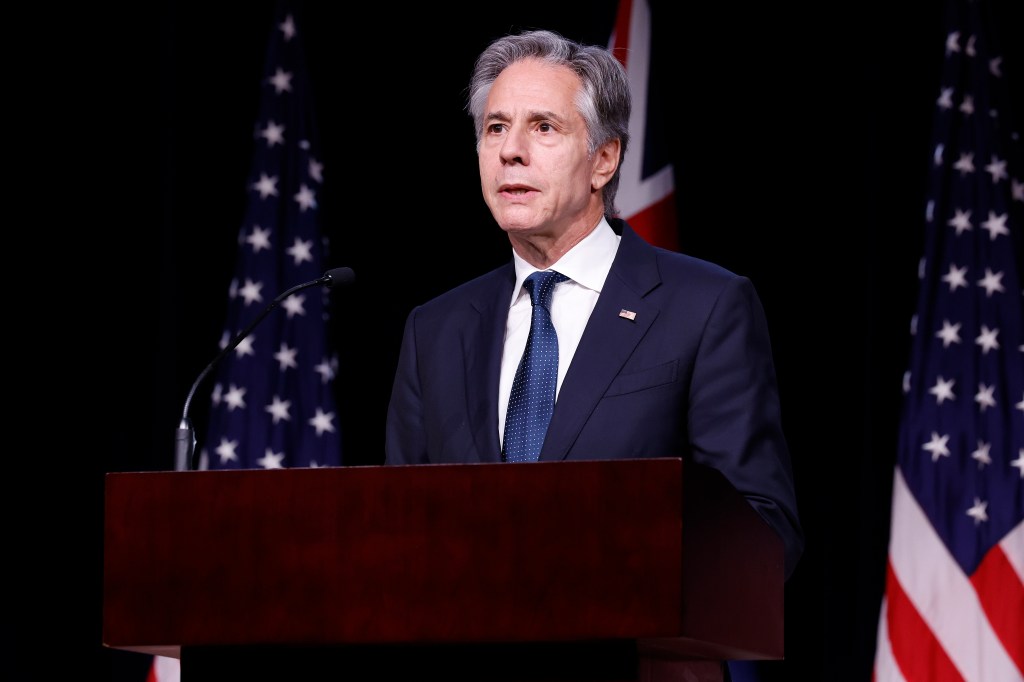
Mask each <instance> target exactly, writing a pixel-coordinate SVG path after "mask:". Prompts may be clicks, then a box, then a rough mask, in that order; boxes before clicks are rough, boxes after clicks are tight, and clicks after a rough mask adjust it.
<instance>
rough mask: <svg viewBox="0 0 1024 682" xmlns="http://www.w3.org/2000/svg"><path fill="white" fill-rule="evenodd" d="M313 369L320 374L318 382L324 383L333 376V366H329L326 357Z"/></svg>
mask: <svg viewBox="0 0 1024 682" xmlns="http://www.w3.org/2000/svg"><path fill="white" fill-rule="evenodd" d="M315 371H316V373H317V374H319V375H320V383H322V384H326V383H327V382H328V381H330V380H331V379H333V378H334V368H333V367H332V366H331V363H330V362H328V361H327V358H324V359H323V360H321V361H320V363H319V364H318V365H317V366H316V368H315Z"/></svg>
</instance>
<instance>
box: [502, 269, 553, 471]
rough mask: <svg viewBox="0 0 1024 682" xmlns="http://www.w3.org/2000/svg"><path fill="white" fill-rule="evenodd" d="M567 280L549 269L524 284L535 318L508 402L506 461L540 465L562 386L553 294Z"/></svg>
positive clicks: (536, 274) (531, 276) (530, 277)
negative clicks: (557, 387)
mask: <svg viewBox="0 0 1024 682" xmlns="http://www.w3.org/2000/svg"><path fill="white" fill-rule="evenodd" d="M567 279H568V277H566V276H565V275H563V274H562V273H560V272H554V271H553V270H549V271H546V272H535V273H533V274H532V275H530V276H529V277H527V278H526V281H525V282H524V283H523V286H524V287H526V290H527V291H528V292H530V300H531V302H532V303H533V318H532V320H531V321H530V336H529V337H528V338H527V339H526V350H525V351H523V358H522V360H520V361H519V368H518V369H516V376H515V379H513V380H512V393H511V395H510V396H509V399H508V412H507V413H506V415H505V450H504V455H505V461H506V462H536V461H537V459H538V457H539V456H540V446H541V445H542V444H543V443H544V435H545V434H546V433H547V431H548V422H550V421H551V413H552V411H553V410H554V409H555V387H556V386H557V385H558V335H557V334H555V327H554V325H553V324H551V311H550V305H551V292H552V291H554V289H555V285H556V284H558V283H559V282H564V281H565V280H567Z"/></svg>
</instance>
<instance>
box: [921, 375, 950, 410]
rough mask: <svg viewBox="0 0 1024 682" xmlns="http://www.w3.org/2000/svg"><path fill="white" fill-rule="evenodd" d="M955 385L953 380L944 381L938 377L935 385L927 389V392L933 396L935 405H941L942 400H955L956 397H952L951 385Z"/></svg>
mask: <svg viewBox="0 0 1024 682" xmlns="http://www.w3.org/2000/svg"><path fill="white" fill-rule="evenodd" d="M955 383H956V380H954V379H950V380H949V381H946V380H945V379H943V378H942V377H941V376H940V377H939V378H938V379H937V380H936V381H935V385H934V386H932V387H931V388H930V389H928V392H929V393H931V394H932V395H933V396H935V402H936V404H937V405H941V404H942V402H943V401H944V400H956V396H954V395H953V384H955Z"/></svg>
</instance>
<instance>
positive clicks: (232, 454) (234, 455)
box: [214, 438, 238, 464]
mask: <svg viewBox="0 0 1024 682" xmlns="http://www.w3.org/2000/svg"><path fill="white" fill-rule="evenodd" d="M237 450H238V441H237V440H228V439H227V438H221V439H220V445H218V446H217V449H216V450H214V452H216V453H217V455H218V456H219V457H220V463H221V464H224V463H225V462H237V461H238V452H237Z"/></svg>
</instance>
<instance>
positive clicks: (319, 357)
mask: <svg viewBox="0 0 1024 682" xmlns="http://www.w3.org/2000/svg"><path fill="white" fill-rule="evenodd" d="M285 5H286V3H282V4H281V9H279V10H278V14H277V15H276V18H275V23H274V27H273V31H272V33H271V37H270V41H269V47H268V52H267V60H266V68H265V77H264V79H263V80H262V93H261V99H260V111H259V117H258V120H257V122H256V125H255V130H254V140H255V153H254V158H253V164H252V170H251V174H250V177H249V180H248V183H247V185H246V191H247V192H248V208H247V211H246V215H245V220H244V222H243V224H242V227H241V230H240V231H239V235H238V245H239V254H238V260H237V263H236V266H235V275H234V279H233V280H232V282H231V286H230V290H229V302H228V311H227V322H226V325H225V330H224V335H223V338H222V339H221V348H222V349H223V348H226V347H227V345H228V344H229V343H231V342H232V341H233V340H234V338H235V336H236V335H237V334H238V333H239V332H240V331H241V330H243V329H245V328H246V326H248V325H249V324H251V323H252V322H253V321H254V320H255V319H256V316H257V315H259V314H260V313H261V312H262V311H263V310H264V309H265V308H266V307H267V306H268V305H269V304H270V302H271V301H272V300H273V299H274V298H275V297H277V296H279V295H280V294H281V293H282V292H284V291H286V290H288V289H289V288H291V287H293V286H296V285H298V284H301V283H304V282H308V281H311V280H315V279H318V278H319V277H321V276H322V275H323V274H324V270H325V268H324V264H323V258H324V255H323V254H324V253H325V252H326V250H327V244H326V240H325V239H324V238H323V237H322V235H321V233H320V225H319V220H318V209H319V206H318V203H317V197H318V196H319V194H320V192H321V191H322V189H323V172H324V167H323V164H322V163H321V160H320V158H319V157H318V156H317V147H316V138H315V135H314V132H315V131H314V121H313V114H312V105H313V101H312V96H311V92H310V84H309V80H308V75H307V72H306V64H305V55H304V52H303V49H302V42H301V33H300V32H299V30H298V26H297V24H296V21H295V15H294V14H293V13H291V12H289V11H288V10H287V9H286V8H285ZM327 296H328V291H327V289H326V288H325V287H319V286H318V287H315V288H310V289H305V290H302V291H300V292H297V293H295V294H292V295H291V296H288V297H286V298H284V299H283V300H282V301H281V303H280V307H279V308H275V309H274V310H272V311H271V312H270V314H269V315H268V317H267V319H266V320H264V321H263V322H262V323H261V324H259V325H257V326H256V327H255V328H254V330H253V331H252V333H251V334H250V335H249V336H248V337H247V338H245V339H244V340H243V341H242V342H241V343H239V345H238V346H237V347H236V348H235V349H234V350H233V351H232V352H231V353H229V354H228V355H227V356H225V358H224V361H223V362H222V363H221V365H220V367H219V369H218V373H217V375H216V383H215V385H214V387H213V399H212V405H211V408H210V417H209V426H208V432H207V434H206V437H205V438H204V439H203V441H204V442H203V444H202V447H201V449H200V465H199V466H200V468H202V469H206V468H209V469H258V468H262V469H277V468H284V467H309V466H313V467H316V466H337V465H340V464H341V438H340V433H339V424H338V413H337V409H336V407H335V401H334V396H333V392H332V391H333V381H334V377H335V373H336V369H337V357H336V356H335V355H333V354H332V353H331V352H330V349H329V347H328V338H327V313H328V305H327V303H328V302H327ZM200 437H201V438H202V434H200Z"/></svg>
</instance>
